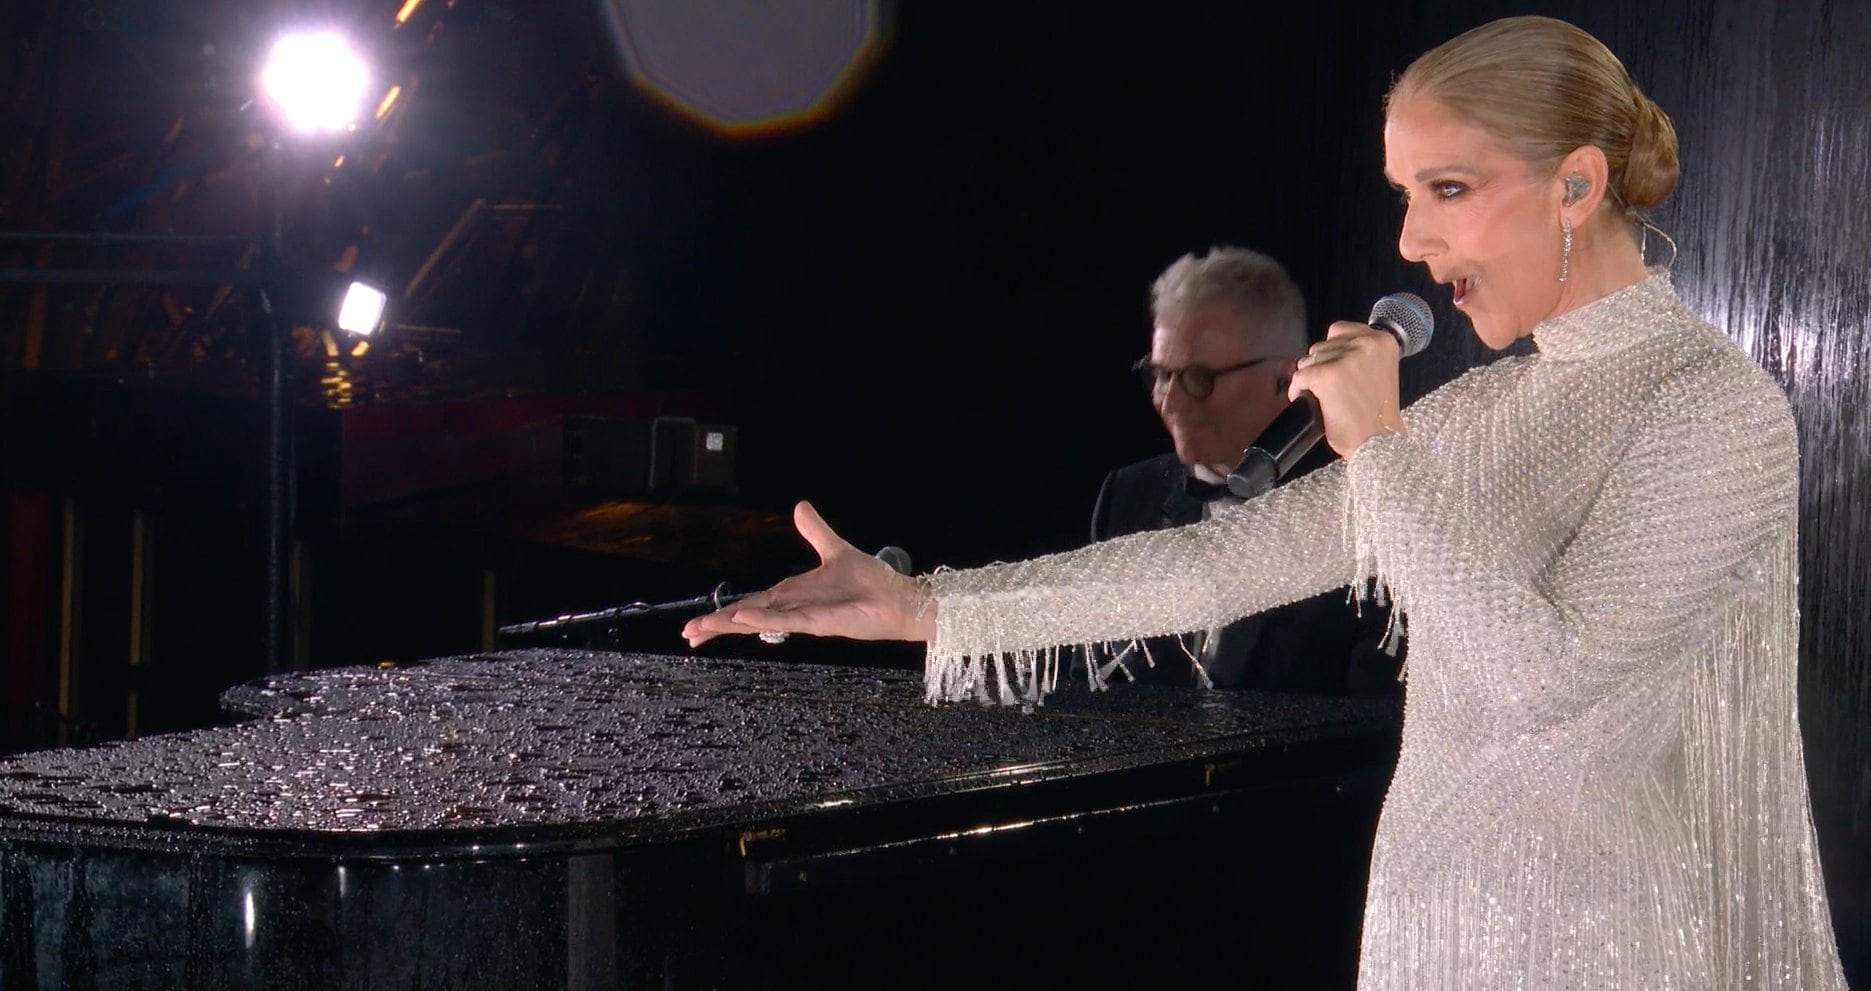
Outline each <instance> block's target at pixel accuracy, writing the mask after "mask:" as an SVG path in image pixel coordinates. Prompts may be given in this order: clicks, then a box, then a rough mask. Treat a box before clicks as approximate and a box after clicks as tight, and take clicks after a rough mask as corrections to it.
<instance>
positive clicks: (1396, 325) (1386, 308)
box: [1366, 292, 1436, 358]
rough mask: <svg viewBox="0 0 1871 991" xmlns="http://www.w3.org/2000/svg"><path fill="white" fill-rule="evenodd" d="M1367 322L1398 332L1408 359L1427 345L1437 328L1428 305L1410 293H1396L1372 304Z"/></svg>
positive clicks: (1419, 297)
mask: <svg viewBox="0 0 1871 991" xmlns="http://www.w3.org/2000/svg"><path fill="white" fill-rule="evenodd" d="M1366 322H1367V323H1369V324H1370V325H1371V326H1373V327H1383V328H1384V329H1386V330H1389V331H1390V332H1391V333H1393V334H1396V335H1397V342H1398V343H1399V344H1401V345H1402V346H1403V357H1405V358H1408V357H1409V356H1411V355H1413V354H1416V353H1417V352H1419V351H1421V350H1423V349H1424V348H1426V347H1428V346H1429V336H1430V334H1432V333H1434V331H1435V329H1436V318H1435V316H1434V315H1432V314H1431V313H1430V312H1429V304H1428V303H1425V302H1423V297H1421V296H1418V295H1416V294H1415V293H1410V292H1393V293H1391V294H1390V295H1388V296H1385V297H1384V298H1383V299H1380V300H1378V301H1377V303H1376V304H1375V305H1373V306H1372V307H1371V319H1370V320H1368V321H1366Z"/></svg>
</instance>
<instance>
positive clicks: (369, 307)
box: [338, 282, 390, 336]
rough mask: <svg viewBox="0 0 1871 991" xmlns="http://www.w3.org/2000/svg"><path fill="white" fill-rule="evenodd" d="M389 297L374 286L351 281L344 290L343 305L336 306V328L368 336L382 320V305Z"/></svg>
mask: <svg viewBox="0 0 1871 991" xmlns="http://www.w3.org/2000/svg"><path fill="white" fill-rule="evenodd" d="M389 298H390V297H389V295H388V294H387V293H385V292H384V291H383V290H381V289H378V288H376V287H375V286H367V285H365V284H364V283H362V282H353V283H351V288H349V289H346V290H345V291H344V305H342V306H340V307H338V329H339V330H348V331H350V332H351V333H353V334H363V335H365V336H369V335H370V334H371V333H372V332H374V331H375V330H376V329H377V325H378V324H380V323H382V322H383V306H384V304H385V303H386V302H388V301H389Z"/></svg>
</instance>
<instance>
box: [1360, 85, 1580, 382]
mask: <svg viewBox="0 0 1871 991" xmlns="http://www.w3.org/2000/svg"><path fill="white" fill-rule="evenodd" d="M1384 174H1385V175H1386V176H1387V177H1388V178H1389V179H1390V183H1391V185H1393V186H1395V187H1397V189H1398V190H1400V191H1401V192H1402V194H1403V200H1404V204H1405V207H1404V214H1403V232H1402V234H1401V235H1400V236H1399V237H1398V239H1397V249H1398V251H1400V252H1401V253H1402V255H1403V257H1404V258H1407V259H1409V260H1410V261H1413V262H1422V263H1423V264H1425V265H1427V266H1429V273H1430V275H1431V277H1433V278H1434V279H1435V280H1436V281H1437V282H1439V283H1444V284H1446V285H1449V286H1450V287H1451V288H1452V289H1453V290H1454V294H1455V307H1456V309H1458V310H1461V311H1462V312H1463V313H1465V314H1467V316H1468V319H1469V320H1470V321H1471V322H1473V323H1474V325H1475V334H1476V335H1477V336H1478V337H1480V338H1481V340H1482V341H1483V342H1484V343H1486V344H1487V345H1488V346H1489V347H1491V348H1494V349H1495V350H1497V351H1498V350H1500V349H1502V348H1505V347H1507V346H1508V345H1510V344H1512V343H1513V342H1514V340H1515V339H1516V338H1519V337H1523V336H1525V335H1526V334H1528V333H1529V332H1531V331H1532V330H1533V327H1534V325H1535V324H1537V323H1539V322H1540V321H1541V320H1543V319H1545V318H1546V317H1547V316H1549V315H1551V314H1552V313H1554V312H1555V311H1556V310H1557V309H1558V307H1559V302H1560V291H1561V290H1562V289H1563V288H1565V286H1564V284H1563V283H1561V282H1560V281H1559V270H1560V249H1561V239H1562V236H1561V233H1560V226H1559V206H1560V203H1559V196H1560V194H1559V189H1560V184H1559V183H1558V182H1557V181H1554V180H1553V179H1552V178H1551V177H1549V176H1535V175H1532V174H1530V173H1529V172H1528V169H1527V163H1526V162H1523V161H1521V160H1520V159H1519V158H1516V157H1515V156H1514V155H1513V154H1511V153H1510V152H1508V151H1507V149H1505V148H1503V147H1501V145H1500V143H1499V142H1497V141H1495V140H1494V139H1493V138H1491V137H1489V136H1488V135H1487V134H1485V133H1483V132H1482V131H1481V130H1480V129H1478V128H1476V127H1474V126H1473V125H1471V124H1467V123H1464V122H1462V121H1460V120H1458V119H1456V118H1455V117H1454V116H1452V115H1451V114H1449V112H1448V111H1446V110H1444V109H1443V107H1442V105H1441V104H1439V103H1437V102H1435V101H1434V100H1429V99H1425V98H1421V97H1406V98H1404V99H1402V100H1399V101H1398V102H1396V103H1393V104H1391V108H1390V118H1389V120H1387V121H1386V122H1385V124H1384Z"/></svg>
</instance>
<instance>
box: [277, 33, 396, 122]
mask: <svg viewBox="0 0 1871 991" xmlns="http://www.w3.org/2000/svg"><path fill="white" fill-rule="evenodd" d="M369 86H370V70H369V69H367V68H365V66H364V60H363V59H362V58H361V57H359V55H358V54H357V52H355V51H353V50H352V49H351V46H350V45H349V44H348V43H346V42H345V40H344V39H343V38H341V37H339V36H338V35H337V34H335V33H333V32H330V31H321V32H317V33H312V34H289V35H286V36H285V37H283V38H281V39H279V40H278V41H276V42H274V43H273V50H272V52H270V53H269V54H268V55H267V59H266V68H265V69H264V70H262V71H261V73H260V89H261V90H262V91H263V92H264V93H265V94H266V96H267V99H269V100H271V101H272V102H273V104H274V105H275V106H277V107H278V108H279V110H280V113H281V114H282V115H283V116H284V117H285V119H286V123H287V125H289V126H290V127H291V128H292V129H293V130H295V131H341V130H344V129H345V128H348V127H351V126H352V125H354V124H356V123H357V119H358V117H359V116H360V115H361V113H362V110H363V106H364V92H365V90H366V89H368V88H369Z"/></svg>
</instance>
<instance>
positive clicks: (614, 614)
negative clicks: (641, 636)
mask: <svg viewBox="0 0 1871 991" xmlns="http://www.w3.org/2000/svg"><path fill="white" fill-rule="evenodd" d="M874 556H875V557H876V558H877V559H878V560H879V561H882V562H883V563H885V564H887V565H889V566H890V570H892V571H895V572H896V573H897V574H899V575H907V574H910V567H911V565H910V555H909V552H908V551H906V550H904V549H903V548H901V547H898V546H896V545H894V544H892V545H890V546H887V547H884V548H882V549H880V550H878V552H877V553H876V555H874ZM752 594H753V593H752V592H736V591H734V589H733V587H732V586H730V585H729V584H728V583H727V582H722V583H720V584H718V585H716V586H715V588H714V591H712V592H709V593H708V594H707V595H697V596H694V597H692V598H687V599H674V600H671V601H668V602H641V601H639V602H629V603H625V604H624V605H621V606H612V607H610V608H608V609H597V610H593V611H592V612H581V613H567V614H566V615H563V616H554V617H552V618H550V619H534V620H528V621H526V622H524V623H512V624H509V625H507V626H502V627H500V628H498V629H496V630H495V631H494V633H495V635H496V636H501V637H523V636H530V635H532V634H536V633H550V632H553V631H557V630H569V629H573V628H576V627H582V626H591V625H593V624H603V623H614V622H617V621H618V620H622V619H629V618H631V617H634V616H643V615H648V614H651V613H679V612H690V611H695V612H699V611H702V610H705V609H719V608H721V607H722V606H725V605H727V604H728V603H730V602H738V601H740V600H741V599H745V598H747V597H748V596H749V595H752Z"/></svg>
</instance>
